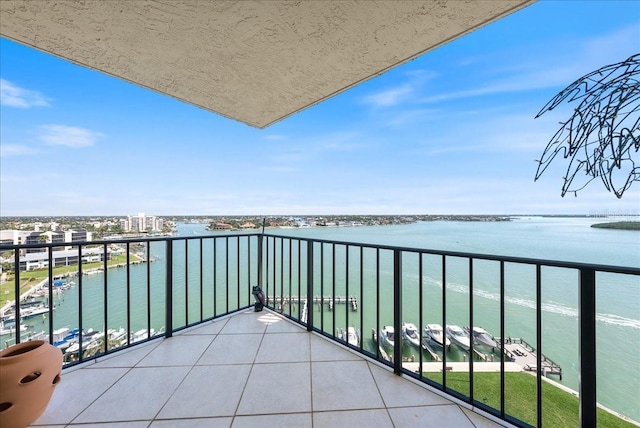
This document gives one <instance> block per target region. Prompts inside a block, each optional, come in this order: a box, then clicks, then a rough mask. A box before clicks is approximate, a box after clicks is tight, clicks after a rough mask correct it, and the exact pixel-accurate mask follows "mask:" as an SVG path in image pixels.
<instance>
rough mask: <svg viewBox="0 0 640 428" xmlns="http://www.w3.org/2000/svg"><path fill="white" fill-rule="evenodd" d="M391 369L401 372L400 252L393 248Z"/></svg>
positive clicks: (396, 372) (397, 372)
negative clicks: (392, 344) (392, 345)
mask: <svg viewBox="0 0 640 428" xmlns="http://www.w3.org/2000/svg"><path fill="white" fill-rule="evenodd" d="M393 328H394V329H395V331H394V336H395V337H394V338H393V343H394V344H395V346H394V347H393V371H394V372H395V374H397V375H399V374H400V373H402V253H401V252H400V250H393Z"/></svg>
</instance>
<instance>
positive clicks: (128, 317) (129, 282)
mask: <svg viewBox="0 0 640 428" xmlns="http://www.w3.org/2000/svg"><path fill="white" fill-rule="evenodd" d="M126 251H127V256H126V257H127V272H126V275H127V331H129V332H130V331H131V330H132V329H131V275H130V274H131V271H130V267H131V255H130V252H131V248H130V245H129V242H127V244H126ZM147 333H148V332H147Z"/></svg>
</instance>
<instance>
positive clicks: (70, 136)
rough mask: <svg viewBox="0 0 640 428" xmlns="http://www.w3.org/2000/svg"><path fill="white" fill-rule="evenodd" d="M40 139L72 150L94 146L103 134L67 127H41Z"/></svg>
mask: <svg viewBox="0 0 640 428" xmlns="http://www.w3.org/2000/svg"><path fill="white" fill-rule="evenodd" d="M40 128H41V130H42V134H41V135H40V138H41V139H42V141H44V142H45V143H47V144H50V145H53V146H66V147H71V148H81V147H89V146H92V145H94V144H95V143H96V142H97V141H98V139H99V138H100V137H102V136H103V134H101V133H99V132H94V131H91V130H89V129H84V128H78V127H75V126H66V125H43V126H41V127H40Z"/></svg>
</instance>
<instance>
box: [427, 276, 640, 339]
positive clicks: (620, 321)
mask: <svg viewBox="0 0 640 428" xmlns="http://www.w3.org/2000/svg"><path fill="white" fill-rule="evenodd" d="M425 279H426V282H427V283H429V284H431V285H434V286H436V287H438V288H440V289H442V282H441V281H439V280H436V279H434V278H425ZM447 291H453V292H456V293H461V294H468V293H469V287H468V286H466V285H461V284H451V283H449V284H447ZM473 295H474V296H478V297H482V298H484V299H487V300H492V301H495V302H499V301H500V294H499V293H494V292H491V291H487V290H481V289H477V288H476V289H474V290H473ZM504 300H505V302H506V303H510V304H513V305H517V306H521V307H524V308H529V309H533V310H535V309H536V302H535V300H531V299H527V298H523V297H511V296H505V298H504ZM542 310H543V311H544V312H549V313H553V314H558V315H563V316H566V317H571V318H575V319H577V318H578V309H577V308H574V307H571V306H568V305H565V304H563V303H557V302H553V301H548V302H543V303H542ZM596 321H598V322H601V323H603V324H608V325H615V326H619V327H629V328H635V329H639V330H640V320H638V319H634V318H626V317H623V316H620V315H615V314H603V313H596Z"/></svg>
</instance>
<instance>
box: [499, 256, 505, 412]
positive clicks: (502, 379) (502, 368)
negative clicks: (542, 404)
mask: <svg viewBox="0 0 640 428" xmlns="http://www.w3.org/2000/svg"><path fill="white" fill-rule="evenodd" d="M504 399H505V394H504V262H503V261H500V417H501V418H502V419H504V417H505V408H504V407H505V406H504V404H505V403H504Z"/></svg>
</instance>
